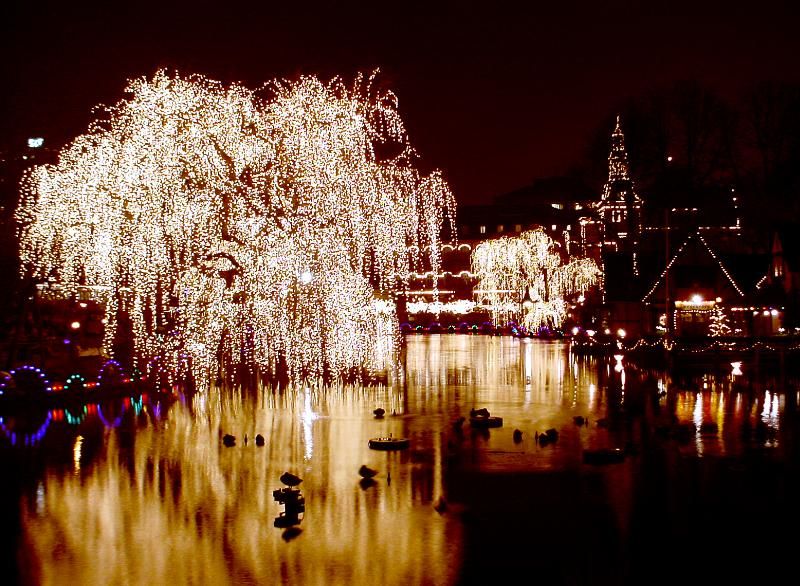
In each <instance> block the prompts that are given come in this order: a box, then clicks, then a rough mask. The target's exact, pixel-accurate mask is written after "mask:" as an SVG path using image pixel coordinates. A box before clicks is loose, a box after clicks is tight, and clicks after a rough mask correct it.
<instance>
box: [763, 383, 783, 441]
mask: <svg viewBox="0 0 800 586" xmlns="http://www.w3.org/2000/svg"><path fill="white" fill-rule="evenodd" d="M780 401H781V397H780V396H779V395H778V394H777V393H770V392H769V391H768V390H767V391H764V405H763V407H762V408H761V421H762V422H764V423H765V424H766V425H767V426H768V427H769V428H771V429H773V430H775V431H777V430H778V429H779V427H780V423H779V418H778V413H779V412H780V411H781V407H782V405H781V404H780Z"/></svg>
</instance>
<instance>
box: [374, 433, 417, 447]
mask: <svg viewBox="0 0 800 586" xmlns="http://www.w3.org/2000/svg"><path fill="white" fill-rule="evenodd" d="M410 443H411V441H410V440H409V439H408V438H407V437H392V436H391V435H390V436H389V437H373V438H372V439H370V440H369V444H368V445H369V447H370V448H372V449H373V450H403V449H405V448H407V447H408V446H409V445H410Z"/></svg>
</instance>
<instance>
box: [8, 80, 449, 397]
mask: <svg viewBox="0 0 800 586" xmlns="http://www.w3.org/2000/svg"><path fill="white" fill-rule="evenodd" d="M374 77H375V74H373V75H372V76H363V75H360V76H358V77H357V78H356V80H355V82H354V83H353V84H352V86H348V85H346V84H345V83H344V82H343V81H342V80H341V79H338V78H336V79H334V80H332V81H330V82H328V83H323V82H321V81H320V80H319V79H317V78H316V77H302V78H300V79H299V80H298V81H295V82H289V81H280V82H272V83H270V84H267V85H266V86H264V88H262V89H261V90H259V91H258V92H255V91H252V90H249V89H247V88H245V87H242V86H240V85H237V84H233V85H230V86H226V85H223V84H221V83H218V82H215V81H211V80H208V79H206V78H204V77H202V76H190V77H180V76H178V75H169V74H167V73H165V72H163V71H160V72H158V73H156V75H155V76H154V77H153V78H152V79H138V80H134V81H132V82H131V83H130V84H129V87H128V90H127V91H128V93H129V96H128V97H127V98H126V99H124V100H122V101H121V102H119V103H118V104H117V105H115V106H114V107H111V108H108V109H107V111H106V113H107V115H106V116H104V117H103V119H101V120H98V121H96V122H95V123H93V124H92V126H91V127H90V129H89V131H88V132H87V133H86V134H84V135H81V136H79V137H77V138H76V139H75V140H73V141H72V143H71V144H69V145H68V146H67V147H65V148H64V149H63V150H62V152H61V153H60V156H59V160H58V163H57V164H55V165H45V166H40V167H36V168H34V169H33V170H32V172H31V173H29V175H28V176H27V177H26V179H25V180H24V182H23V192H22V200H21V205H20V207H19V211H18V214H17V219H18V222H19V225H20V242H21V258H22V261H23V271H24V273H25V274H27V275H30V276H31V277H33V278H34V279H36V280H38V281H39V282H47V283H50V284H52V285H53V287H54V288H56V289H58V290H60V291H62V292H63V293H64V294H65V295H67V296H72V297H74V296H75V295H76V292H77V290H78V287H83V288H84V289H85V288H86V287H89V288H90V289H91V290H93V291H95V292H96V293H97V296H98V297H99V298H100V299H99V300H100V301H102V302H104V304H105V318H106V320H107V325H106V331H105V340H104V346H105V351H106V353H107V354H109V355H112V348H113V344H114V341H115V337H116V336H117V330H118V329H121V328H122V325H121V323H122V322H121V319H120V318H121V316H122V315H126V316H128V317H129V319H130V324H131V326H130V329H131V330H132V331H131V334H132V337H133V346H134V353H133V354H134V356H133V358H134V362H135V364H134V366H136V367H139V368H140V369H142V370H144V369H145V368H146V367H147V366H148V365H149V366H150V368H151V370H152V369H153V368H155V367H156V365H158V367H159V370H160V371H161V372H162V373H168V375H167V376H168V377H170V378H171V379H173V380H175V379H177V378H178V377H181V376H183V375H185V374H187V373H191V374H192V375H193V376H194V378H195V380H196V381H197V383H198V384H199V385H200V386H201V387H202V386H204V385H206V384H207V381H209V380H213V379H214V378H218V377H226V376H233V375H235V374H242V373H245V372H246V373H249V374H259V373H260V374H263V375H268V376H274V375H277V374H281V373H285V374H287V375H288V377H289V378H291V379H295V380H297V379H308V378H316V377H320V376H322V375H326V376H327V375H329V374H330V375H333V376H349V375H350V374H353V373H354V372H356V371H359V370H362V369H370V368H375V367H379V366H380V364H379V362H380V361H381V360H383V358H382V356H384V353H385V351H386V350H387V349H396V346H397V344H398V340H399V334H398V328H397V323H396V322H397V318H396V315H395V310H394V305H393V304H390V303H388V302H385V301H383V299H386V298H391V295H390V293H391V292H393V291H395V290H397V289H399V288H400V287H401V286H402V284H403V283H404V282H407V279H408V276H409V274H410V272H411V271H412V270H419V268H421V266H422V264H421V260H422V259H421V258H420V251H423V250H424V251H425V252H426V253H428V256H429V258H428V259H427V262H428V266H430V267H431V268H432V270H433V271H434V272H437V273H438V271H439V265H440V262H439V261H440V254H439V251H440V247H441V242H440V240H439V239H440V234H441V231H442V228H443V224H444V222H445V221H448V222H449V223H450V228H451V230H452V229H453V216H454V213H455V200H454V198H453V195H452V193H451V192H450V189H449V187H448V185H447V184H446V182H445V180H444V179H443V177H442V175H441V173H439V172H438V171H435V172H433V173H432V174H430V175H427V176H424V175H422V174H421V173H420V172H419V171H418V170H417V168H416V167H415V161H416V158H417V155H416V153H415V151H414V150H413V148H412V147H411V145H410V143H409V140H408V136H407V134H406V130H405V127H404V125H403V122H402V120H401V118H400V115H399V113H398V111H397V102H396V99H395V97H394V95H393V94H392V93H391V92H388V91H379V90H377V89H376V88H375V84H374ZM428 251H429V252H428ZM119 334H120V335H124V334H125V332H123V331H120V332H119ZM149 374H153V373H149Z"/></svg>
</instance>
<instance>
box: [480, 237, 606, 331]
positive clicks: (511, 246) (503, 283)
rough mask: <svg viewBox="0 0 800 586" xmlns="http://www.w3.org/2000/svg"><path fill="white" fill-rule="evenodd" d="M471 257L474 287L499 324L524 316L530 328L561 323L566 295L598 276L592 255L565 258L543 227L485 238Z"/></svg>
mask: <svg viewBox="0 0 800 586" xmlns="http://www.w3.org/2000/svg"><path fill="white" fill-rule="evenodd" d="M471 262H472V272H473V273H474V274H475V276H476V277H477V279H478V284H477V286H476V289H478V290H479V291H481V295H482V296H483V297H484V298H485V299H487V300H488V301H489V304H490V305H491V306H492V308H493V310H492V318H493V319H494V321H495V323H498V324H499V323H502V322H504V321H507V320H508V319H513V318H515V317H517V316H522V319H521V320H520V323H521V324H522V325H524V326H525V327H526V328H528V329H529V330H534V329H537V328H539V327H542V326H549V327H559V326H560V325H561V323H562V322H563V321H564V318H565V317H566V315H567V299H568V298H569V297H570V296H571V295H577V294H579V293H583V292H585V291H586V290H587V289H589V288H590V287H591V286H593V285H594V284H595V283H596V282H597V278H598V276H599V275H600V270H599V269H598V267H597V264H596V263H595V262H594V261H593V260H592V259H589V258H567V259H566V262H565V259H563V258H562V255H561V254H560V253H559V251H558V249H557V248H556V243H555V242H554V241H553V240H552V239H551V238H550V237H549V236H548V235H547V234H546V233H545V232H544V230H542V229H537V230H529V231H526V232H522V233H521V234H520V235H519V236H518V237H502V238H497V239H494V240H488V241H486V242H483V243H481V244H479V245H478V246H476V247H475V249H474V250H473V251H472V257H471ZM526 294H527V295H526ZM523 299H524V301H525V302H524V303H523Z"/></svg>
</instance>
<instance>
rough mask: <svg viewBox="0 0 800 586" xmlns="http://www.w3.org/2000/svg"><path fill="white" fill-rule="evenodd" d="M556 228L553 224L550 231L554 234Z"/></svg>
mask: <svg viewBox="0 0 800 586" xmlns="http://www.w3.org/2000/svg"><path fill="white" fill-rule="evenodd" d="M557 228H558V226H556V225H555V224H553V225H552V226H551V229H552V230H553V232H555V231H556V229H557Z"/></svg>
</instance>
